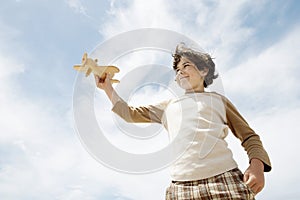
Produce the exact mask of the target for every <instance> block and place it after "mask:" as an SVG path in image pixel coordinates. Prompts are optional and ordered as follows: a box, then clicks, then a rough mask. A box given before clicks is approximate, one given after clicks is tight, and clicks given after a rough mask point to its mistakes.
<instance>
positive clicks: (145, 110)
mask: <svg viewBox="0 0 300 200" xmlns="http://www.w3.org/2000/svg"><path fill="white" fill-rule="evenodd" d="M167 103H168V101H165V102H162V103H160V104H157V105H148V106H139V107H133V106H129V105H128V104H127V103H126V102H125V101H124V100H122V99H120V100H119V101H118V102H117V103H116V104H115V105H114V106H113V108H112V111H113V112H114V113H116V114H117V115H119V116H120V117H121V118H123V119H124V120H125V121H126V122H131V123H139V122H140V123H145V122H156V123H162V116H163V112H164V108H165V107H166V105H167Z"/></svg>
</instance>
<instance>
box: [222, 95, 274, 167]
mask: <svg viewBox="0 0 300 200" xmlns="http://www.w3.org/2000/svg"><path fill="white" fill-rule="evenodd" d="M224 99H225V107H226V118H227V125H228V126H229V128H230V129H231V132H232V133H233V134H234V135H235V136H236V137H237V138H239V139H240V140H241V142H242V146H243V147H244V149H245V150H246V152H247V154H248V157H249V161H250V160H251V159H252V158H257V159H259V160H261V161H262V162H263V163H264V171H265V172H269V171H271V169H272V167H271V162H270V159H269V156H268V154H267V152H266V150H265V149H264V147H263V145H262V142H261V140H260V137H259V136H258V135H257V134H256V133H255V132H254V131H253V130H252V129H251V128H250V126H249V125H248V123H247V122H246V120H245V119H244V118H243V117H242V116H241V114H240V113H239V112H238V110H237V109H236V108H235V107H234V105H233V104H232V103H231V102H230V101H229V100H228V99H226V98H224Z"/></svg>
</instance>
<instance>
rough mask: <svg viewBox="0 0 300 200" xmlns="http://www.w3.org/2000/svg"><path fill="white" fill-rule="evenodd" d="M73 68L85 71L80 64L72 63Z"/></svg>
mask: <svg viewBox="0 0 300 200" xmlns="http://www.w3.org/2000/svg"><path fill="white" fill-rule="evenodd" d="M73 68H74V69H75V70H77V71H85V70H86V67H83V66H82V65H74V66H73Z"/></svg>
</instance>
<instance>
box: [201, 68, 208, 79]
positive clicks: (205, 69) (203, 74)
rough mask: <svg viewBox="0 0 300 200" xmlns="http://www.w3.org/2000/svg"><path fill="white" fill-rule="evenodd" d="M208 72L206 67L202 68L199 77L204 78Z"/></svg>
mask: <svg viewBox="0 0 300 200" xmlns="http://www.w3.org/2000/svg"><path fill="white" fill-rule="evenodd" d="M208 72H209V69H208V68H207V67H205V68H203V69H202V70H200V75H201V76H202V77H205V76H206V75H207V74H208Z"/></svg>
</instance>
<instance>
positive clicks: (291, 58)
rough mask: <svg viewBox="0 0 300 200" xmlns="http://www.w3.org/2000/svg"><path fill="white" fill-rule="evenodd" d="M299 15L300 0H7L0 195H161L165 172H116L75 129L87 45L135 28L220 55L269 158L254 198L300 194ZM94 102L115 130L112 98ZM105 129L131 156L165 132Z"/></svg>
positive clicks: (144, 95) (140, 60)
mask: <svg viewBox="0 0 300 200" xmlns="http://www.w3.org/2000/svg"><path fill="white" fill-rule="evenodd" d="M299 18H300V3H299V2H298V1H297V0H294V1H292V0H286V1H284V0H278V1H272V0H262V1H246V0H244V1H234V0H226V1H213V0H212V1H207V0H191V1H188V2H187V1H183V0H172V1H171V0H152V1H141V0H140V1H139V0H132V1H129V0H125V1H121V0H111V1H92V0H91V1H87V0H53V1H49V0H15V1H14V0H9V1H4V2H2V4H1V8H0V63H1V64H0V69H1V73H0V79H1V84H0V199H9V200H10V199H11V200H16V199H22V200H23V199H24V200H25V199H63V200H64V199H70V200H71V199H72V200H73V199H74V200H75V199H91V200H93V199H104V200H111V199H120V200H121V199H122V200H124V199H125V200H137V199H139V200H140V199H143V200H144V199H145V200H147V199H163V197H164V190H165V188H166V187H167V186H168V184H169V181H170V178H169V176H168V175H169V174H168V169H164V170H161V171H158V172H155V173H151V174H144V175H130V174H123V173H120V172H116V171H114V170H111V169H109V168H107V167H105V166H103V165H102V164H100V163H99V162H97V161H96V160H95V159H93V157H92V156H91V155H90V154H89V153H88V152H87V151H86V149H85V148H84V147H83V145H82V144H81V143H80V140H79V138H78V135H77V133H76V131H75V128H74V127H75V125H74V120H73V113H72V97H73V86H74V82H75V79H76V76H77V73H76V71H74V70H73V69H72V66H73V65H74V64H77V63H79V62H80V60H81V57H82V54H83V52H93V50H95V49H97V46H98V45H99V44H101V43H103V42H105V41H106V40H108V39H110V38H112V37H113V36H116V35H118V34H121V33H125V32H127V31H131V30H135V29H140V28H160V29H168V30H171V31H175V32H178V33H181V34H183V35H186V36H187V37H189V38H191V39H193V40H194V41H196V42H197V43H199V44H200V46H201V47H202V48H203V49H205V50H206V51H208V52H209V53H211V54H212V55H213V57H215V58H216V59H215V62H216V65H217V69H218V71H219V73H220V75H221V80H222V83H223V86H224V91H225V94H226V96H227V97H228V98H229V99H231V100H232V101H233V103H234V104H235V105H236V106H237V107H238V109H239V110H240V111H241V113H242V114H243V115H244V116H245V118H246V119H247V120H248V122H249V123H250V125H251V126H252V127H253V128H254V129H255V130H256V131H257V132H259V134H260V135H261V138H262V141H263V143H264V145H265V147H266V149H267V151H268V152H269V154H270V157H271V161H272V163H273V165H274V167H273V170H272V172H270V173H268V174H266V186H265V189H264V190H263V192H262V193H261V194H259V195H258V196H257V199H274V200H277V199H278V200H279V199H291V200H293V199H299V198H300V192H299V191H298V188H299V186H300V185H299V178H300V175H299V173H298V169H299V167H300V161H298V159H297V158H298V155H297V151H298V150H299V145H298V140H299V139H300V137H299V134H297V133H299V131H300V129H299V126H297V124H298V119H299V117H300V109H299V100H300V88H299V85H300V81H299V71H300V70H299V69H300V63H299V60H298V59H299V56H300V49H299V46H300V37H299V35H300V22H299ZM151 54H152V55H151ZM154 55H155V56H154ZM143 56H144V57H143ZM164 56H165V57H166V58H162V57H164ZM168 56H169V55H168V54H157V55H156V54H154V53H153V52H151V51H149V52H144V53H138V52H136V53H132V54H130V55H128V57H126V56H125V57H124V58H121V59H119V60H117V61H115V64H116V65H118V66H119V67H120V69H121V72H120V73H119V74H117V75H116V77H117V78H119V79H122V78H123V77H126V74H127V73H129V72H130V70H133V69H134V68H135V66H141V65H146V64H149V63H153V62H156V63H158V64H162V63H163V64H168V63H169V66H170V68H171V67H172V66H171V58H170V57H168ZM212 90H213V88H212ZM155 92H157V88H156V89H154V90H153V91H151V90H150V89H149V88H148V90H147V91H145V90H142V92H140V93H138V94H136V96H135V98H136V103H139V102H143V103H147V102H145V99H146V100H147V99H150V98H149V97H151V101H154V100H157V99H159V97H157V96H153V95H154V93H155ZM162 93H163V95H166V96H167V95H168V94H167V92H165V93H164V92H162ZM96 99H100V100H99V101H98V103H99V102H100V101H101V102H103V105H105V108H103V107H101V105H98V104H97V105H96V106H95V107H96V108H98V110H99V112H98V113H97V112H96V115H97V118H98V120H99V122H100V123H101V122H102V123H103V124H105V125H103V129H104V130H106V132H110V131H115V128H114V127H113V126H114V124H113V120H111V115H112V114H111V112H110V107H111V106H110V104H109V102H108V100H107V99H105V96H104V94H103V93H101V91H99V92H97V94H96ZM99 104H100V103H99ZM106 136H107V137H109V140H110V141H111V142H112V143H114V144H115V145H119V147H120V148H124V149H126V148H127V150H128V151H133V152H134V151H138V152H140V151H143V148H146V151H147V150H149V151H153V150H155V149H153V148H154V147H157V148H160V147H162V146H164V145H166V142H167V140H166V138H165V136H161V138H158V139H153V141H151V142H154V143H155V144H156V146H155V145H154V146H153V145H152V143H150V144H148V143H145V141H143V142H140V141H129V139H128V138H125V137H124V136H122V135H121V134H112V135H111V136H110V135H109V134H108V133H106ZM160 139H161V140H160ZM228 143H229V145H230V147H231V148H232V150H233V152H234V156H235V159H236V160H237V161H238V163H239V165H240V168H241V169H242V170H245V169H246V167H247V157H246V154H245V153H244V152H243V150H242V148H241V147H240V144H239V142H238V141H237V140H236V139H235V138H233V137H232V136H231V137H229V138H228ZM126 144H127V145H126Z"/></svg>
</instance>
